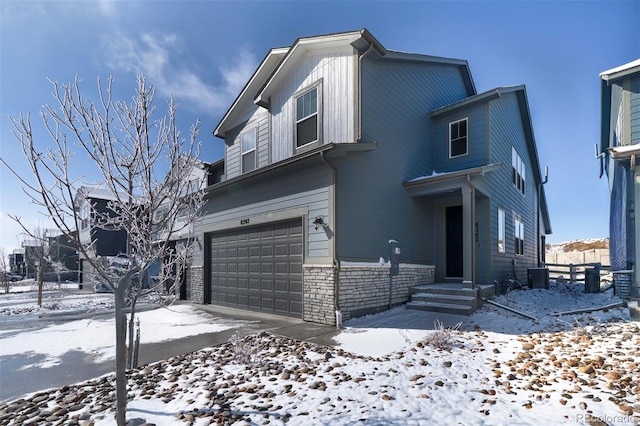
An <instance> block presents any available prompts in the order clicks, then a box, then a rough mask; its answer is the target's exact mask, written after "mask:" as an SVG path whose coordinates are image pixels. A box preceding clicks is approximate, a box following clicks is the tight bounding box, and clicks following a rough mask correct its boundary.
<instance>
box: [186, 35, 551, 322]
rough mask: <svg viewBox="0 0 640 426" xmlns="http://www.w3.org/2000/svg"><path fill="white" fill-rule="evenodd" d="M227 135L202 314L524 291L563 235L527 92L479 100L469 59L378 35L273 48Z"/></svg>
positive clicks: (203, 273) (223, 128) (310, 310)
mask: <svg viewBox="0 0 640 426" xmlns="http://www.w3.org/2000/svg"><path fill="white" fill-rule="evenodd" d="M214 135H215V136H217V137H219V138H222V139H223V140H224V143H225V157H224V167H225V170H224V172H225V176H224V180H222V181H221V182H219V183H216V184H213V185H211V186H210V187H209V188H208V189H207V197H208V201H207V204H206V207H205V216H204V218H203V219H202V220H201V221H200V223H199V224H198V225H197V227H196V235H198V237H199V240H200V241H201V244H200V246H199V250H197V251H196V252H195V253H194V259H193V264H192V265H191V275H190V295H189V296H190V298H191V299H192V300H194V301H196V302H199V303H213V304H220V305H225V306H232V307H237V308H243V309H250V310H257V311H261V312H266V313H274V314H280V315H288V316H294V317H298V318H303V319H304V320H307V321H314V322H320V323H327V324H335V323H336V322H339V321H340V320H341V318H342V319H348V318H351V317H355V316H360V315H364V314H367V313H371V312H377V311H380V310H384V309H387V308H389V307H390V306H393V305H396V304H400V303H405V302H407V300H408V297H409V296H408V287H410V286H412V285H416V284H424V283H433V282H457V283H464V284H465V285H466V286H468V287H472V286H474V285H475V284H490V285H491V284H493V282H494V281H498V282H502V281H504V280H505V279H506V277H507V276H508V275H513V274H514V273H515V275H516V277H517V278H518V279H519V280H520V281H522V282H526V279H527V277H526V274H527V268H531V267H537V266H538V265H539V259H540V256H541V254H540V253H542V252H543V251H544V236H545V235H546V234H548V233H550V232H551V229H550V223H549V216H548V211H547V205H546V201H545V198H544V192H543V191H542V185H541V181H542V176H541V172H540V167H539V163H538V156H537V151H536V145H535V140H534V136H533V130H532V123H531V118H530V114H529V107H528V103H527V95H526V91H525V88H524V86H516V87H505V88H497V89H494V90H491V91H488V92H485V93H481V94H478V93H476V89H475V86H474V83H473V79H472V77H471V73H470V71H469V67H468V64H467V62H466V61H464V60H458V59H449V58H441V57H434V56H427V55H419V54H412V53H403V52H397V51H391V50H388V49H386V48H385V47H384V46H382V44H381V43H380V42H378V41H377V40H376V39H375V38H374V37H373V36H372V35H371V34H370V33H369V32H368V31H367V30H361V31H354V32H347V33H340V34H331V35H324V36H317V37H308V38H300V39H298V40H297V41H295V43H294V44H293V45H292V46H291V47H286V48H276V49H272V50H271V51H270V52H269V53H268V54H267V56H266V57H265V58H264V60H263V61H262V63H261V64H260V65H259V66H258V69H257V70H256V71H255V73H254V74H253V76H252V77H251V78H250V80H249V81H248V82H247V84H246V86H245V87H244V89H243V90H242V92H241V93H240V94H239V96H238V97H237V99H236V100H235V101H234V102H233V104H232V105H231V107H230V109H229V110H228V111H227V113H226V114H225V115H224V117H223V118H222V120H221V121H220V123H219V124H218V126H217V127H216V129H215V131H214ZM538 208H539V210H538ZM381 258H384V259H382V260H383V262H382V263H383V265H381V262H380V259H381ZM389 260H390V261H391V267H390V266H389V265H388V264H387V263H386V262H387V261H389ZM398 261H399V262H400V265H399V266H398V265H397V262H398Z"/></svg>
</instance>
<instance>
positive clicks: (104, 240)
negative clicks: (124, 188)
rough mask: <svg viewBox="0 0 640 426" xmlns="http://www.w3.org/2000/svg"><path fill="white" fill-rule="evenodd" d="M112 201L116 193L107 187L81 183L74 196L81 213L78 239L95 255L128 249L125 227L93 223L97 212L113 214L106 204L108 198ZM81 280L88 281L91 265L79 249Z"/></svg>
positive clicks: (104, 254) (116, 253)
mask: <svg viewBox="0 0 640 426" xmlns="http://www.w3.org/2000/svg"><path fill="white" fill-rule="evenodd" d="M110 201H115V197H114V196H113V194H112V193H111V192H110V191H107V190H104V189H99V188H90V187H85V186H83V187H81V188H80V189H79V190H78V193H77V194H76V198H75V201H74V203H75V208H76V210H77V211H78V212H79V214H80V223H79V225H80V229H78V230H77V232H78V233H79V237H78V239H79V241H80V244H82V245H83V246H85V247H89V250H90V251H91V252H92V254H93V255H95V256H117V255H118V254H121V253H126V250H127V232H126V230H124V229H117V230H116V229H114V230H109V229H105V227H102V226H98V225H97V223H96V213H98V214H104V213H107V214H108V215H109V216H112V217H114V216H116V215H117V212H114V211H113V210H111V209H110V208H109V202H110ZM79 256H80V258H79V262H80V265H79V266H80V283H85V282H89V274H90V272H91V266H90V265H89V263H88V262H87V261H86V260H85V259H84V258H83V255H82V253H80V255H79Z"/></svg>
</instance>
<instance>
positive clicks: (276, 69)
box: [213, 28, 476, 138]
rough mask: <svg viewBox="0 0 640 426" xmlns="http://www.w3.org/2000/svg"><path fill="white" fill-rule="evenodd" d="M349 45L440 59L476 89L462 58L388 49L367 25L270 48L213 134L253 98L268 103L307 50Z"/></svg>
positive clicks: (392, 56)
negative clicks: (460, 70)
mask: <svg viewBox="0 0 640 426" xmlns="http://www.w3.org/2000/svg"><path fill="white" fill-rule="evenodd" d="M347 45H351V46H353V47H354V48H355V49H357V50H358V51H362V52H364V51H365V50H366V49H367V48H369V47H370V46H371V47H373V50H374V51H375V52H376V53H377V54H378V55H379V56H380V57H382V58H384V59H388V60H398V61H407V62H423V63H439V64H448V65H454V66H458V67H460V68H461V69H462V76H463V79H464V81H465V84H466V86H467V92H468V93H469V95H474V94H475V93H476V89H475V85H474V83H473V79H472V77H471V72H470V70H469V64H468V63H467V61H465V60H461V59H452V58H442V57H437V56H428V55H420V54H415V53H406V52H400V51H393V50H387V49H386V48H385V47H384V46H383V45H382V44H381V43H380V42H379V41H378V40H377V39H376V38H375V37H374V36H373V35H372V34H371V33H370V32H369V31H368V30H367V29H366V28H363V29H361V30H357V31H349V32H342V33H334V34H325V35H319V36H313V37H302V38H299V39H297V40H296V41H295V42H294V43H293V45H292V46H290V47H282V48H277V49H271V50H270V51H269V53H268V54H267V56H266V57H265V58H264V59H263V60H262V62H261V63H260V65H259V66H258V68H257V69H256V71H255V72H254V74H253V76H251V78H250V79H249V81H248V82H247V84H246V85H245V87H244V88H243V89H242V91H241V92H240V94H239V95H238V97H237V98H236V100H235V101H234V102H233V104H232V105H231V107H230V108H229V110H228V111H227V113H226V114H225V115H224V117H223V118H222V120H221V121H220V123H219V124H218V126H217V127H216V128H215V130H214V131H213V135H214V136H217V137H220V138H224V137H225V133H226V131H227V130H229V129H230V127H231V126H233V123H235V122H236V121H237V119H238V118H240V114H241V113H242V109H243V108H242V107H243V106H245V105H247V103H248V102H250V101H252V102H253V103H255V104H256V105H260V106H262V107H265V108H268V107H269V98H270V96H271V95H272V93H273V91H274V90H275V89H276V88H277V87H278V86H279V83H280V82H282V81H283V80H285V79H286V78H287V76H288V75H289V72H290V71H291V70H292V69H293V68H294V67H295V65H296V63H297V62H298V59H299V58H300V57H301V56H302V55H303V54H304V53H306V52H308V51H309V50H314V49H325V48H330V47H332V46H347Z"/></svg>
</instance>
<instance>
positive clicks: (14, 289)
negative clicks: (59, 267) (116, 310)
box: [0, 279, 113, 318]
mask: <svg viewBox="0 0 640 426" xmlns="http://www.w3.org/2000/svg"><path fill="white" fill-rule="evenodd" d="M110 309H113V295H112V294H108V293H93V292H92V291H90V290H84V291H81V290H79V289H78V283H61V284H60V285H58V283H53V282H45V283H43V293H42V306H38V284H37V283H36V282H35V281H34V280H33V279H29V280H22V281H18V282H14V283H11V286H10V291H9V293H8V294H7V293H5V289H4V288H1V289H0V318H2V317H7V316H12V317H14V316H16V315H47V314H52V313H55V314H61V313H65V312H72V311H73V312H76V311H83V312H100V311H107V310H110ZM14 318H15V317H14Z"/></svg>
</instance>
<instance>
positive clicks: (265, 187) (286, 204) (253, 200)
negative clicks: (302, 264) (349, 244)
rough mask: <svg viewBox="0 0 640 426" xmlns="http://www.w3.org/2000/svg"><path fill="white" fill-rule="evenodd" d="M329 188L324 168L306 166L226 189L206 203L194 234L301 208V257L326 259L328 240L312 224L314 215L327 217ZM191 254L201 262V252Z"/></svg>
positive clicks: (328, 179) (327, 174)
mask: <svg viewBox="0 0 640 426" xmlns="http://www.w3.org/2000/svg"><path fill="white" fill-rule="evenodd" d="M329 186H330V174H329V169H328V168H327V167H326V166H316V167H310V168H307V169H305V170H303V171H299V172H297V173H292V174H289V175H286V176H280V177H277V178H271V179H265V180H264V181H262V182H257V183H252V184H251V185H246V186H239V185H238V186H228V187H226V188H225V189H224V190H222V191H221V192H219V193H217V194H215V195H214V196H212V197H211V198H210V199H209V200H208V201H207V203H206V205H205V213H204V216H203V218H202V219H201V220H200V221H199V222H198V223H197V224H196V227H195V231H196V235H202V234H204V233H207V232H211V231H213V230H218V228H219V224H229V226H228V227H229V228H231V227H240V226H241V223H240V221H241V220H242V219H247V218H249V219H250V218H251V217H256V216H261V217H262V218H266V220H268V219H269V217H273V218H274V219H273V220H276V219H277V218H278V212H283V211H287V210H294V209H303V210H304V211H305V212H308V213H307V216H308V217H307V219H308V221H307V223H305V224H304V225H305V231H306V235H307V236H308V247H307V250H305V255H306V256H312V257H313V256H328V252H329V238H328V236H327V234H326V233H325V231H324V229H323V228H322V227H320V228H319V229H318V230H316V229H315V227H314V226H313V223H312V222H313V219H314V218H315V216H323V217H324V218H328V216H329ZM325 221H326V220H325ZM249 225H251V221H250V222H249ZM194 255H195V257H194V260H195V261H196V262H201V261H202V251H196V253H194Z"/></svg>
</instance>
